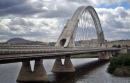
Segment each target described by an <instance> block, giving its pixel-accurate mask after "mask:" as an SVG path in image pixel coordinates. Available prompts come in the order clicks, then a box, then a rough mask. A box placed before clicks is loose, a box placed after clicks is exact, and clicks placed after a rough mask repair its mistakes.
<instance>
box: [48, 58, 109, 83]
mask: <svg viewBox="0 0 130 83" xmlns="http://www.w3.org/2000/svg"><path fill="white" fill-rule="evenodd" d="M107 62H108V61H100V60H96V61H91V62H89V63H88V62H87V63H84V64H82V65H78V66H76V67H75V69H76V72H73V73H55V74H54V75H53V76H50V77H51V82H50V83H76V82H78V81H79V80H80V79H81V78H84V75H85V76H86V75H87V74H89V73H90V72H91V71H93V70H95V69H96V68H98V67H100V66H102V65H103V64H105V63H107ZM85 78H86V77H85ZM52 79H53V80H52ZM82 83H86V82H84V81H82Z"/></svg>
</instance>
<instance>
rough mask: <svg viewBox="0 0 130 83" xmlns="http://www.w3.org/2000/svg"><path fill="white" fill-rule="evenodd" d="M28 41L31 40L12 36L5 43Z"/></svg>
mask: <svg viewBox="0 0 130 83" xmlns="http://www.w3.org/2000/svg"><path fill="white" fill-rule="evenodd" d="M30 42H32V41H29V40H25V39H23V38H12V39H9V40H8V41H7V43H13V44H15V43H30Z"/></svg>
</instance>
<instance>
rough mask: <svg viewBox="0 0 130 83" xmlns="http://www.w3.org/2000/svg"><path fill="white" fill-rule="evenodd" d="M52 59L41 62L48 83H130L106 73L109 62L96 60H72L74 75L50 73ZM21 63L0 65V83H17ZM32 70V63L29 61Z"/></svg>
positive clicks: (123, 78)
mask: <svg viewBox="0 0 130 83" xmlns="http://www.w3.org/2000/svg"><path fill="white" fill-rule="evenodd" d="M53 63H54V59H45V60H43V64H44V67H45V69H46V72H47V74H48V76H49V79H50V83H130V77H116V76H113V75H111V74H109V73H107V72H106V71H107V67H108V65H109V62H107V61H99V60H98V59H97V58H86V59H72V63H73V65H74V67H75V69H76V72H74V73H59V74H54V73H52V72H51V68H52V66H53ZM21 65H22V63H21V62H19V63H9V64H1V65H0V83H17V82H16V79H17V76H18V73H19V70H20V68H21ZM31 65H32V70H33V65H34V61H31Z"/></svg>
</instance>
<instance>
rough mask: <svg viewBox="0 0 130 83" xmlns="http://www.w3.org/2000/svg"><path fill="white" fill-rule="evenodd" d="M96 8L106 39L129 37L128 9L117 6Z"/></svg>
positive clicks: (129, 14) (129, 13)
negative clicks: (113, 7)
mask: <svg viewBox="0 0 130 83" xmlns="http://www.w3.org/2000/svg"><path fill="white" fill-rule="evenodd" d="M96 10H97V13H98V15H99V18H100V20H101V24H102V28H103V30H104V34H105V37H106V39H111V40H113V39H123V38H124V39H130V37H129V35H130V33H129V34H128V32H130V23H129V22H130V20H129V19H130V10H129V9H125V8H123V7H117V8H115V9H106V8H97V9H96ZM121 31H122V32H121ZM126 31H127V32H126ZM121 34H123V35H121ZM124 35H125V37H124Z"/></svg>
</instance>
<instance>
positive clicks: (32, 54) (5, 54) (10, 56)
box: [0, 48, 120, 64]
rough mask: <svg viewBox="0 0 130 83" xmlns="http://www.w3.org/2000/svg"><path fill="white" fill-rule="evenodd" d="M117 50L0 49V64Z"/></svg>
mask: <svg viewBox="0 0 130 83" xmlns="http://www.w3.org/2000/svg"><path fill="white" fill-rule="evenodd" d="M119 50H120V49H117V48H90V49H81V48H80V49H77V48H74V49H72V48H71V49H70V48H69V49H68V48H60V49H40V50H39V49H33V50H32V49H0V64H3V63H12V62H22V61H25V60H36V59H51V58H56V57H63V56H72V55H78V54H86V53H97V52H109V51H111V52H112V51H119Z"/></svg>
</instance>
